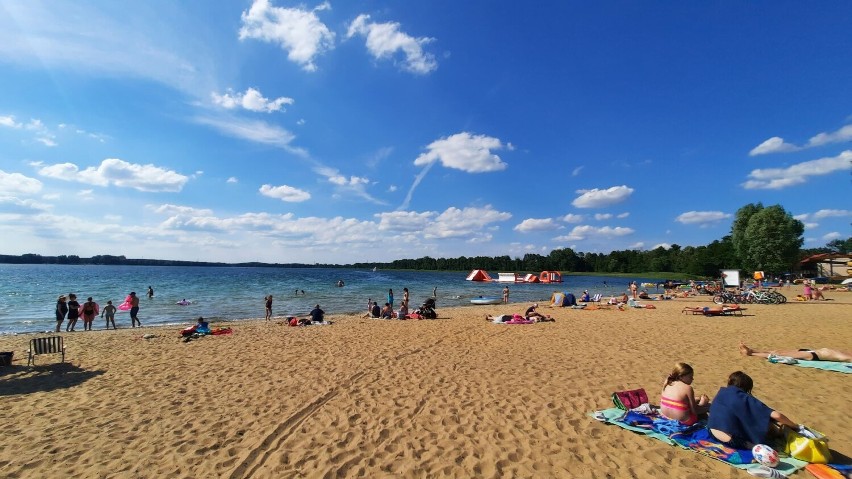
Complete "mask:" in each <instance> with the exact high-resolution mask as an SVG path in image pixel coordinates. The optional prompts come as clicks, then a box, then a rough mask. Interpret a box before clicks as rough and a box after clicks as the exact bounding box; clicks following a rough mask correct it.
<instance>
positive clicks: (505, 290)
mask: <svg viewBox="0 0 852 479" xmlns="http://www.w3.org/2000/svg"><path fill="white" fill-rule="evenodd" d="M503 302H504V303H507V304H508V303H509V287H508V286H503Z"/></svg>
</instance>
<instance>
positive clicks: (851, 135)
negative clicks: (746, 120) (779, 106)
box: [749, 125, 852, 156]
mask: <svg viewBox="0 0 852 479" xmlns="http://www.w3.org/2000/svg"><path fill="white" fill-rule="evenodd" d="M849 141H852V125H846V126H844V127H842V128H840V129H838V130H837V131H832V132H823V133H818V134H816V135H814V136H812V137H811V138H810V139H809V140H808V142H807V143H806V144H805V145H802V146H796V145H794V144H792V143H787V142H786V141H785V140H784V139H783V138H781V137H778V136H773V137H772V138H770V139H768V140H766V141H764V142H763V143H761V144H759V145H757V146H756V147H754V148H753V149H752V150H751V151H750V152H749V155H750V156H757V155H767V154H770V153H789V152H792V151H799V150H804V149H807V148H815V147H818V146H823V145H828V144H831V143H846V142H849Z"/></svg>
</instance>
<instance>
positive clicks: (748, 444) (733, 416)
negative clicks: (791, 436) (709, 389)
mask: <svg viewBox="0 0 852 479" xmlns="http://www.w3.org/2000/svg"><path fill="white" fill-rule="evenodd" d="M753 388H754V381H753V380H752V379H751V377H750V376H749V375H748V374H746V373H744V372H742V371H735V372H733V373H731V375H730V376H728V385H727V386H726V387H723V388H721V389H719V392H718V393H716V397H715V398H713V403H712V404H711V405H710V411H709V414H710V415H709V418H708V420H707V429H708V430H709V431H710V434H711V435H712V436H713V437H715V438H716V439H717V440H718V441H719V442H721V443H722V444H724V445H726V446H728V447H732V448H734V449H751V448H752V447H753V446H754V445H755V444H767V436H769V435H770V433H772V435H775V433H781V432H783V427H784V426H787V427H789V428H791V429H793V430H794V431H796V430H798V429H799V425H798V424H796V423H794V422H793V421H791V420H790V419H788V418H787V416H785V415H784V414H782V413H781V412H779V411H775V410H773V409H772V408H770V407H769V406H767V405H766V404H763V403H762V402H761V401H760V400H759V399H757V398H755V397H754V396H752V395H751V390H752V389H753Z"/></svg>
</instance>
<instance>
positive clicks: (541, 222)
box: [514, 218, 559, 233]
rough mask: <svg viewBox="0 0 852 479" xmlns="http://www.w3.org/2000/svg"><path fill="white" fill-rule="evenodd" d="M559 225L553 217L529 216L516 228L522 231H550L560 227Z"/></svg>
mask: <svg viewBox="0 0 852 479" xmlns="http://www.w3.org/2000/svg"><path fill="white" fill-rule="evenodd" d="M558 227H559V225H558V224H556V222H555V221H553V219H552V218H527V219H525V220H524V221H521V222H520V223H519V224H518V225H517V226H515V228H514V230H515V231H519V232H521V233H529V232H530V231H548V230H554V229H556V228H558Z"/></svg>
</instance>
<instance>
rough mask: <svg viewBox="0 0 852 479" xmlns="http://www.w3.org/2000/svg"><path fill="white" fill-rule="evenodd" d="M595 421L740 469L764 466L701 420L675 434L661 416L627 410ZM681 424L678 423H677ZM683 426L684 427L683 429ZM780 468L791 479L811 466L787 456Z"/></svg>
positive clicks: (609, 412)
mask: <svg viewBox="0 0 852 479" xmlns="http://www.w3.org/2000/svg"><path fill="white" fill-rule="evenodd" d="M591 415H592V417H594V418H595V419H597V420H599V421H601V422H605V423H607V424H614V425H616V426H618V427H620V428H623V429H627V430H629V431H633V432H637V433H640V434H644V435H646V436H649V437H652V438H654V439H657V440H658V441H662V442H664V443H666V444H669V445H672V446H679V447H681V448H683V449H688V450H690V451H693V452H697V453H699V454H703V455H705V456H708V457H711V458H713V459H716V460H719V461H722V462H724V463H725V464H728V465H730V466H733V467H736V468H737V469H743V470H748V469H756V468H759V467H760V465H759V464H757V463H755V462H753V460H754V456H753V455H752V453H751V450H749V449H733V448H731V447H728V446H725V445H724V444H722V443H720V442H719V441H717V440H716V438H714V437H713V436H712V435H711V434H710V432H709V431H708V430H707V428H706V427H705V425H706V422H704V421H699V422H698V423H697V424H696V425H695V426H692V427H688V428H685V429H684V430H682V431H678V432H671V429H672V425H671V421H670V420H667V419H665V418H661V417H659V416H649V415H646V414H641V413H637V412H634V411H623V410H621V409H618V408H611V409H604V410H602V411H596V412H594V413H592V414H591ZM675 422H677V421H675ZM681 427H682V426H681ZM780 460H781V462H779V464H778V466H777V467H776V468H775V469H778V471H780V472H781V473H782V474H784V475H787V476H789V475H790V474H792V473H794V472H796V471H797V470H799V469H802V468H804V467H805V466H806V465H807V463H806V462H804V461H799V460H798V459H793V458H792V457H789V456H785V457H781V458H780Z"/></svg>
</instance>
